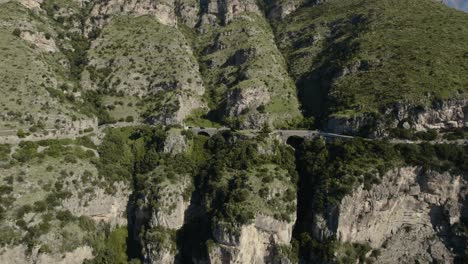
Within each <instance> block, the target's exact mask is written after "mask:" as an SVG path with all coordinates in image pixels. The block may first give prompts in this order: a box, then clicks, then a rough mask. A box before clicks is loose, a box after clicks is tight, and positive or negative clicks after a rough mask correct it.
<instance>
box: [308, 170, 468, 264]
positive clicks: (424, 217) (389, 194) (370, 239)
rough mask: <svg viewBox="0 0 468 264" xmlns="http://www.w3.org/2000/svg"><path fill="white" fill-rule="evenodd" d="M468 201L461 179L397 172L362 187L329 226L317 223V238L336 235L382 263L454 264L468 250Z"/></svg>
mask: <svg viewBox="0 0 468 264" xmlns="http://www.w3.org/2000/svg"><path fill="white" fill-rule="evenodd" d="M466 195H467V182H466V180H465V179H464V178H462V177H461V176H459V175H453V174H450V173H448V172H442V173H440V172H436V171H432V170H425V169H422V168H421V167H402V168H398V169H394V170H391V171H389V172H388V173H386V174H385V175H384V176H383V177H382V182H381V183H380V184H377V185H375V186H373V187H372V188H371V189H370V190H364V189H363V187H362V186H361V187H359V188H358V189H357V190H355V191H353V193H352V194H351V195H348V196H346V197H344V198H343V200H342V201H341V202H340V203H339V204H338V205H337V206H336V207H330V208H329V210H328V212H327V213H326V216H325V221H324V220H320V218H321V217H318V218H317V221H316V225H315V227H314V234H315V235H316V237H317V238H319V239H320V240H324V239H325V238H326V237H327V236H333V235H334V236H336V238H337V239H338V240H339V241H341V242H351V243H368V244H369V245H370V246H371V248H373V249H378V250H379V252H380V255H379V256H375V257H374V258H375V261H376V262H377V263H396V262H405V263H407V262H413V261H416V260H418V261H421V262H424V263H429V262H434V261H440V262H443V263H450V262H453V259H454V254H456V253H460V252H463V251H464V250H466V243H465V242H466V241H465V242H463V238H462V237H459V236H458V235H459V234H457V231H456V226H457V225H460V224H461V223H462V221H465V220H466V217H467V216H466V200H465V198H466ZM464 219H465V220H464ZM325 223H326V224H325ZM324 224H325V225H324ZM369 253H370V252H369Z"/></svg>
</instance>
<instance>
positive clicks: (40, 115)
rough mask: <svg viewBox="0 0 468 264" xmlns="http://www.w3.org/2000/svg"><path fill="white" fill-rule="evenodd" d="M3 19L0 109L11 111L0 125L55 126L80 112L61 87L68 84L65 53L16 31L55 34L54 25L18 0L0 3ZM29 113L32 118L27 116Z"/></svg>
mask: <svg viewBox="0 0 468 264" xmlns="http://www.w3.org/2000/svg"><path fill="white" fill-rule="evenodd" d="M0 21H1V22H2V23H1V24H0V57H1V58H2V63H0V90H1V91H2V94H3V95H4V96H2V97H1V98H0V109H1V110H2V112H4V113H8V115H7V116H6V117H4V118H3V119H2V120H1V121H0V126H1V127H2V128H7V127H25V128H28V127H30V126H32V125H34V124H36V123H37V122H38V121H41V122H42V123H44V124H45V127H48V128H53V127H54V122H55V120H56V119H68V120H70V119H71V116H72V115H74V114H76V115H77V116H79V115H78V114H77V113H76V112H75V110H73V109H72V105H71V104H70V103H68V102H67V101H66V100H64V98H63V92H62V91H61V90H60V89H59V87H61V86H63V84H67V85H68V77H67V76H68V71H67V68H66V67H64V66H63V65H61V64H60V63H59V62H60V61H61V60H62V61H65V60H66V57H65V56H64V55H63V54H62V53H61V52H55V53H49V52H46V51H44V50H41V49H40V48H38V47H36V46H35V45H33V44H32V43H30V42H27V41H25V40H23V39H21V38H20V37H18V36H16V35H14V34H13V31H14V30H15V29H20V30H21V31H30V32H41V33H42V34H50V35H51V36H52V37H53V36H54V35H55V34H56V33H55V31H54V28H53V26H52V25H51V24H50V23H48V22H47V20H46V19H45V18H44V17H42V16H38V15H33V14H32V13H30V11H29V10H27V9H26V8H25V7H23V6H22V5H20V4H18V3H16V2H9V3H4V4H1V5H0ZM52 94H55V95H57V96H52ZM29 114H31V115H32V116H33V118H26V116H27V115H29ZM25 119H27V120H28V121H27V122H26V123H24V122H23V121H25Z"/></svg>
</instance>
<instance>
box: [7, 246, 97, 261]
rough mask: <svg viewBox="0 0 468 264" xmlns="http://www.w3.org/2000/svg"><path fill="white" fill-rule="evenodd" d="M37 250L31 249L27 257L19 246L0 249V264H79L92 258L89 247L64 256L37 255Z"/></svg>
mask: <svg viewBox="0 0 468 264" xmlns="http://www.w3.org/2000/svg"><path fill="white" fill-rule="evenodd" d="M38 250H39V248H35V249H33V252H32V253H31V255H29V256H28V255H27V254H26V253H25V252H26V251H27V248H26V246H24V245H19V246H16V247H13V248H3V249H0V252H1V253H0V263H22V264H33V263H34V264H48V263H57V264H81V263H83V261H84V260H86V259H92V258H93V250H92V248H91V247H89V246H82V247H78V248H76V249H75V250H73V251H72V252H67V253H65V254H63V255H62V254H57V255H50V254H38Z"/></svg>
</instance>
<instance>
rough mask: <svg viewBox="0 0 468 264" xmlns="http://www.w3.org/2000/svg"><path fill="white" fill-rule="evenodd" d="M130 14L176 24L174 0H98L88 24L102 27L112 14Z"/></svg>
mask: <svg viewBox="0 0 468 264" xmlns="http://www.w3.org/2000/svg"><path fill="white" fill-rule="evenodd" d="M119 14H132V15H135V16H143V15H151V16H153V17H154V18H156V19H157V20H158V21H159V22H160V23H161V24H163V25H168V26H176V25H177V18H176V15H175V5H174V1H172V0H169V1H153V0H144V1H139V0H131V1H126V0H106V1H99V3H98V4H96V5H95V6H94V8H93V10H92V11H91V14H90V16H91V19H90V21H89V24H94V25H95V26H98V27H102V26H103V25H105V24H106V23H107V22H108V19H109V18H111V17H112V15H119Z"/></svg>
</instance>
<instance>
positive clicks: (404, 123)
mask: <svg viewBox="0 0 468 264" xmlns="http://www.w3.org/2000/svg"><path fill="white" fill-rule="evenodd" d="M383 114H384V115H385V116H387V117H388V118H389V119H390V120H391V121H390V122H389V123H386V124H383V122H382V121H381V120H376V119H375V118H374V117H373V116H371V115H362V116H356V117H352V118H342V117H333V118H330V119H329V120H328V123H327V125H326V129H327V130H328V131H331V132H334V133H339V134H343V133H344V134H356V133H358V132H359V131H360V130H361V129H362V128H363V127H365V126H369V125H371V124H375V126H376V128H377V130H376V131H375V132H374V136H377V137H379V136H386V134H387V132H386V130H387V129H388V128H396V127H404V128H407V129H408V128H413V129H415V130H416V131H426V130H428V129H436V130H441V129H450V128H464V127H466V126H467V124H468V99H466V98H465V99H454V100H446V101H443V102H439V103H436V104H434V105H433V106H431V107H415V106H410V105H404V104H396V105H394V106H393V107H392V108H389V109H387V110H385V112H384V113H383Z"/></svg>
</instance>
